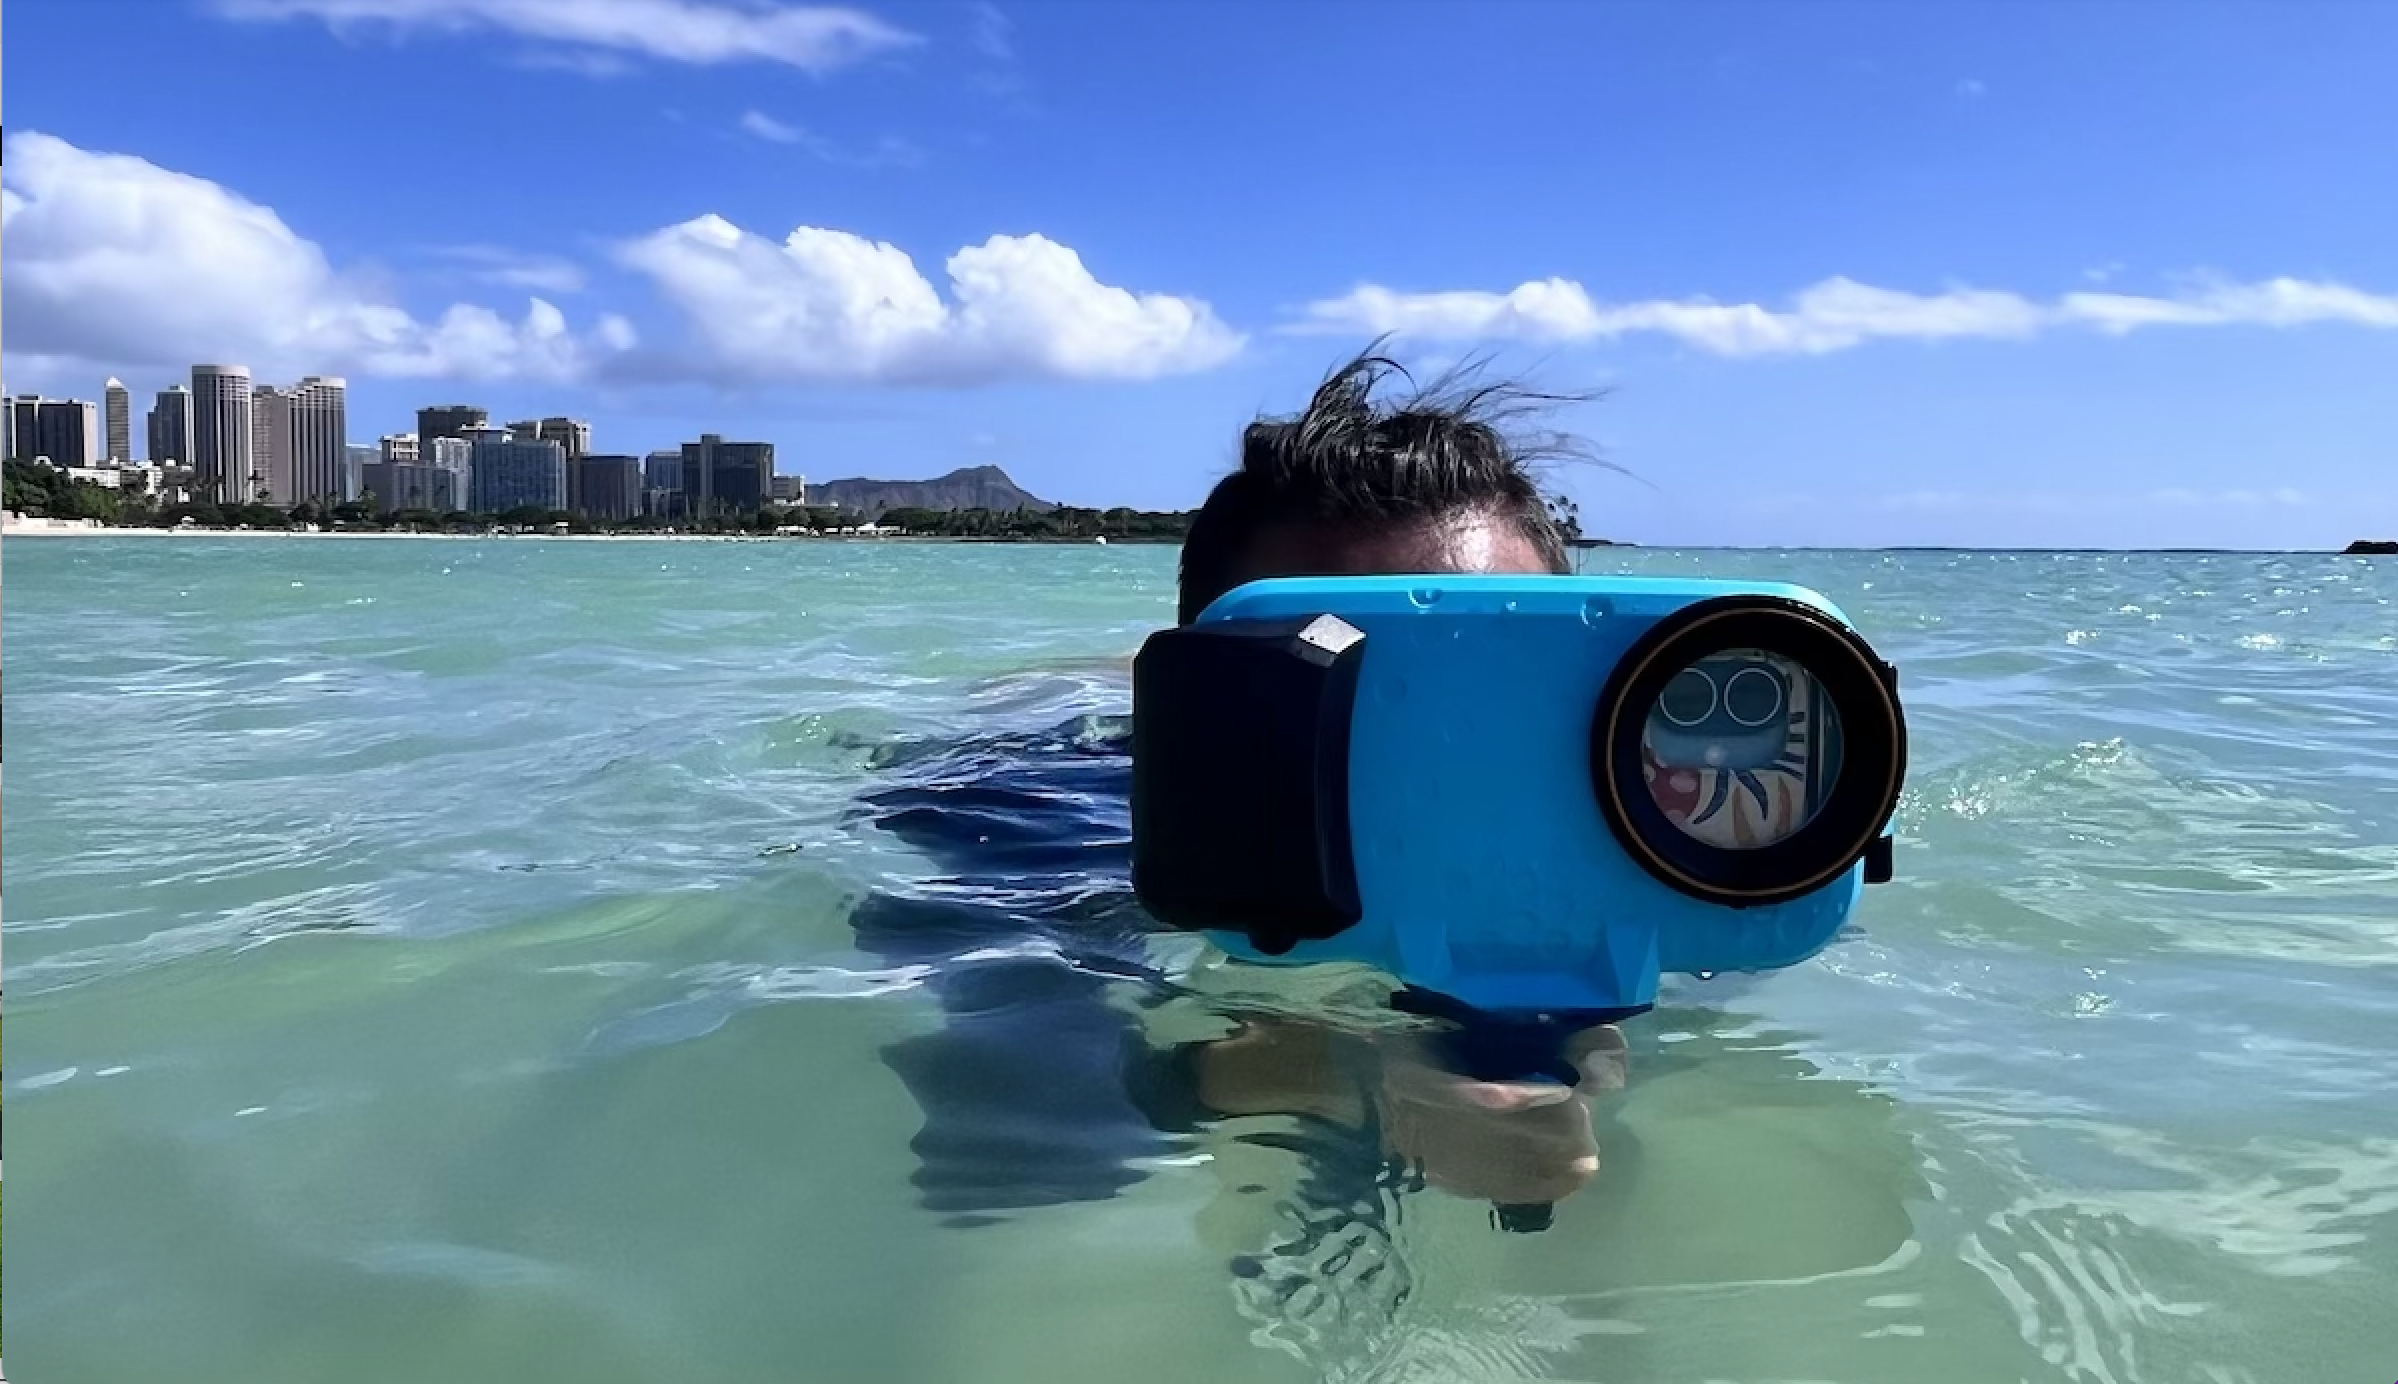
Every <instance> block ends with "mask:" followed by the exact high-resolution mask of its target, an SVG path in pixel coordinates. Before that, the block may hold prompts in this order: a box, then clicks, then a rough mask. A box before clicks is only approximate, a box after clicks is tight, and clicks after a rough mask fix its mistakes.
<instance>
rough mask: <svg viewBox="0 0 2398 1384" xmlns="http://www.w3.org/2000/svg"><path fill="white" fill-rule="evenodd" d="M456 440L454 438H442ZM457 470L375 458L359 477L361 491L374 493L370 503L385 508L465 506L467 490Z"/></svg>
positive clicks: (437, 510) (435, 509)
mask: <svg viewBox="0 0 2398 1384" xmlns="http://www.w3.org/2000/svg"><path fill="white" fill-rule="evenodd" d="M442 440H443V441H446V442H455V441H457V440H458V439H456V438H454V437H453V438H444V439H442ZM462 479H463V478H462V477H461V476H460V475H459V473H457V472H455V471H450V470H447V469H444V468H442V467H439V466H425V465H421V464H419V463H417V462H412V461H388V462H387V461H376V462H370V463H368V464H367V466H366V468H365V470H364V473H363V474H362V475H361V477H360V484H361V486H362V487H363V489H362V491H361V494H362V495H371V496H373V497H374V498H373V501H372V503H373V506H374V508H376V509H378V510H383V511H386V512H391V511H397V510H403V509H422V510H429V511H431V512H432V513H435V514H447V513H449V512H450V511H452V510H457V509H464V508H466V492H465V490H464V489H463V488H461V486H460V481H461V480H462Z"/></svg>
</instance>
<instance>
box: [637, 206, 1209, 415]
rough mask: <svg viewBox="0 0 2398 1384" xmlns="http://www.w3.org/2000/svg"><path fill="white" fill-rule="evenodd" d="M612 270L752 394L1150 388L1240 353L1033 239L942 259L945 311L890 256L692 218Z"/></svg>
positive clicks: (1178, 313) (813, 235) (908, 264)
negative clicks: (881, 388)
mask: <svg viewBox="0 0 2398 1384" xmlns="http://www.w3.org/2000/svg"><path fill="white" fill-rule="evenodd" d="M622 257H623V260H624V262H625V264H626V265H628V266H629V267H631V268H633V269H635V270H637V271H639V272H640V273H642V274H645V275H647V276H648V277H649V278H650V279H651V280H652V281H653V282H655V283H656V285H657V286H658V288H659V290H660V292H662V293H663V294H664V295H665V297H666V298H667V299H668V301H670V302H671V303H673V304H674V305H675V306H676V307H678V308H680V309H681V310H682V312H683V314H684V315H685V317H686V318H687V319H688V321H689V323H690V326H691V329H692V333H693V336H694V338H695V339H696V341H697V343H698V345H699V346H700V348H701V350H702V351H703V352H704V353H705V355H706V357H707V361H706V365H707V367H708V368H709V369H710V370H711V371H712V372H716V373H719V374H725V375H731V376H736V377H739V378H744V379H749V380H754V381H776V382H832V381H842V382H855V383H874V384H900V385H913V384H969V383H983V382H991V381H996V380H1002V379H1025V378H1049V379H1118V380H1124V379H1152V378H1156V377H1159V376H1164V375H1172V374H1181V373H1186V372H1190V371H1197V370H1204V369H1207V368H1209V367H1211V366H1215V365H1219V364H1221V363H1223V362H1224V361H1226V360H1229V359H1230V358H1231V357H1232V356H1233V355H1234V354H1236V353H1237V352H1238V351H1239V350H1240V347H1241V344H1242V342H1241V337H1240V336H1239V334H1238V333H1236V332H1234V331H1233V330H1232V329H1231V328H1229V327H1227V326H1225V325H1224V323H1223V322H1221V321H1220V320H1218V319H1217V317H1216V316H1215V314H1214V312H1213V311H1212V310H1210V309H1209V307H1208V306H1207V304H1206V303H1204V302H1200V301H1198V300H1196V299H1190V298H1180V297H1174V296H1171V295H1167V294H1160V293H1134V292H1132V291H1130V290H1128V289H1123V288H1117V287H1114V286H1112V285H1108V284H1103V283H1101V282H1099V280H1098V279H1097V278H1095V277H1093V275H1092V274H1091V272H1090V271H1089V270H1088V269H1087V268H1085V267H1084V265H1083V262H1082V259H1081V257H1080V256H1078V255H1077V254H1075V252H1074V251H1073V250H1071V249H1069V248H1067V247H1066V246H1063V245H1060V244H1058V243H1057V242H1055V241H1053V240H1049V239H1047V238H1045V237H1043V236H1039V235H1026V236H1005V235H1000V236H993V237H991V238H990V239H989V240H987V241H985V242H984V243H982V244H981V245H970V246H967V247H966V248H964V249H961V250H959V251H957V252H956V253H955V254H953V255H951V256H950V257H949V260H948V263H947V265H946V268H947V271H948V277H949V283H950V292H951V297H950V300H949V301H944V300H943V298H942V295H941V292H940V290H939V289H936V288H935V287H934V286H933V284H932V283H931V282H930V281H929V280H927V279H926V278H925V276H924V275H923V274H922V273H920V272H919V271H918V270H917V268H916V265H915V262H914V261H913V260H911V259H910V258H909V257H908V255H907V254H906V253H905V252H904V251H902V250H900V249H899V248H898V247H897V246H894V245H889V244H883V243H878V242H874V241H869V240H867V239H865V238H863V237H861V236H856V235H852V234H850V233H848V232H846V231H835V230H823V229H819V228H817V227H813V226H802V227H800V228H799V229H797V230H795V231H793V232H792V233H791V234H790V235H789V236H788V237H787V238H786V239H784V240H783V241H782V242H781V243H779V244H778V243H776V242H774V241H771V240H767V239H765V238H764V237H762V236H757V235H752V234H750V233H749V232H747V231H744V230H742V229H741V228H739V227H737V226H735V225H733V224H732V223H731V222H729V221H726V220H725V219H724V218H722V217H719V216H713V215H710V216H702V217H699V218H697V219H695V220H691V221H686V222H684V223H682V224H680V225H676V226H669V227H667V228H665V229H663V230H660V231H657V232H655V233H653V234H651V235H648V236H644V237H642V238H641V239H639V240H636V241H634V242H632V243H630V244H628V245H626V246H624V247H623V250H622Z"/></svg>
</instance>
